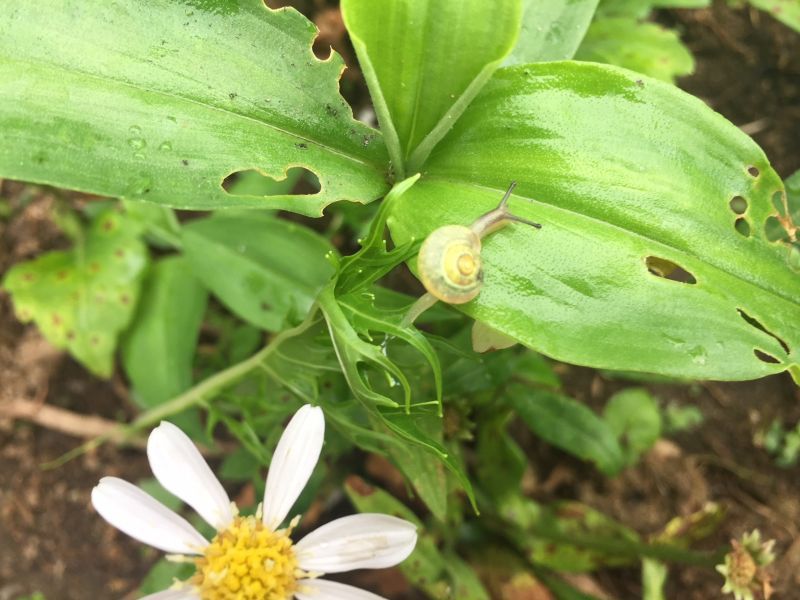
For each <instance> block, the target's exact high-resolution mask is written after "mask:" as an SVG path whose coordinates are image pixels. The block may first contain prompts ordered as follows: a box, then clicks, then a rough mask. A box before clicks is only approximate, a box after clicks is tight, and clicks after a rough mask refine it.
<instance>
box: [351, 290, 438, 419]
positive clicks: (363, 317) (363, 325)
mask: <svg viewBox="0 0 800 600" xmlns="http://www.w3.org/2000/svg"><path fill="white" fill-rule="evenodd" d="M372 289H373V291H372V292H362V293H356V294H348V295H346V296H341V297H339V298H338V299H337V300H338V302H339V305H340V307H341V309H342V311H343V312H344V314H345V315H347V318H348V320H349V321H350V322H351V323H352V324H353V327H354V328H355V329H356V331H358V332H360V333H361V335H362V336H369V335H371V334H372V333H379V334H383V336H384V339H385V340H386V341H385V343H384V346H383V349H384V353H387V352H388V347H389V346H390V345H391V346H394V345H395V344H397V342H396V341H394V340H395V339H398V340H402V341H404V342H405V343H407V344H408V345H409V346H411V347H412V348H414V349H415V350H416V351H417V352H419V353H420V354H421V355H422V357H423V358H424V359H425V361H426V362H427V364H428V366H429V367H430V370H431V373H432V375H433V382H434V394H435V395H434V397H433V398H430V399H428V398H424V397H423V398H421V400H422V401H423V402H429V401H434V400H435V402H436V404H437V406H438V410H439V412H440V413H441V410H442V409H441V406H442V367H441V364H440V363H439V355H438V354H436V351H435V350H434V349H433V346H431V344H430V342H429V341H428V340H427V338H426V337H425V336H424V335H422V334H421V333H420V332H419V331H417V330H416V329H413V328H410V327H400V325H399V322H400V320H402V318H403V315H404V314H405V311H406V310H407V308H408V303H407V302H406V303H404V304H403V305H402V309H401V310H400V311H397V310H396V309H395V310H394V314H393V312H392V307H391V305H389V304H388V303H387V300H390V299H391V300H394V299H395V295H394V294H393V293H392V292H390V291H389V290H384V289H383V288H380V287H377V286H376V287H374V288H372ZM399 296H400V299H401V300H403V299H405V297H404V296H401V295H399ZM417 392H418V395H423V393H424V391H423V390H422V389H418V390H417Z"/></svg>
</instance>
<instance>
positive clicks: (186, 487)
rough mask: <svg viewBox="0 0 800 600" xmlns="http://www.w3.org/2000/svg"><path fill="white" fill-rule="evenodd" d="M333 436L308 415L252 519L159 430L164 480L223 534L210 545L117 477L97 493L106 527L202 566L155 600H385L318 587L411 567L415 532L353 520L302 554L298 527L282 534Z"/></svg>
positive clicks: (285, 446) (155, 438)
mask: <svg viewBox="0 0 800 600" xmlns="http://www.w3.org/2000/svg"><path fill="white" fill-rule="evenodd" d="M324 434H325V420H324V418H323V414H322V410H321V409H319V408H317V407H312V406H311V405H306V406H303V407H302V408H301V409H300V410H298V411H297V413H295V415H294V416H293V417H292V419H291V421H290V422H289V425H288V426H287V427H286V430H285V431H284V432H283V435H282V436H281V439H280V441H279V442H278V446H277V448H276V449H275V454H274V455H273V457H272V465H271V466H270V470H269V474H268V476H267V488H266V491H265V493H264V503H263V507H262V506H260V507H259V510H258V511H257V513H256V515H255V516H247V517H243V516H240V515H239V514H238V511H237V509H236V506H235V504H233V503H232V502H231V501H230V500H229V498H228V495H227V494H226V493H225V490H224V489H223V487H222V485H221V484H220V482H219V481H218V480H217V478H216V477H215V476H214V474H213V473H212V472H211V469H210V468H209V466H208V464H207V463H206V461H205V460H204V459H203V457H202V456H201V455H200V452H199V451H198V450H197V448H196V447H195V446H194V444H193V443H192V442H191V440H190V439H189V438H188V436H187V435H186V434H185V433H183V432H182V431H181V430H180V429H178V428H177V427H176V426H175V425H173V424H171V423H168V422H165V421H164V422H162V423H161V425H159V426H158V427H157V428H156V429H154V430H153V432H152V433H151V434H150V438H149V440H148V442H147V457H148V459H149V460H150V466H151V468H152V469H153V473H154V474H155V476H156V478H157V479H158V481H159V482H160V483H161V485H163V486H164V488H166V489H167V490H168V491H169V492H170V493H172V494H174V495H175V496H177V497H178V498H180V499H181V500H183V501H184V502H185V503H186V504H188V505H189V506H191V507H192V508H194V510H196V511H197V513H198V514H199V515H200V516H201V517H202V518H203V519H204V520H205V521H206V522H207V523H209V524H210V525H212V526H213V527H214V528H215V529H216V530H217V534H216V535H215V536H214V538H213V539H212V540H211V541H208V540H206V539H205V538H204V537H203V536H202V535H201V534H200V532H198V531H197V530H196V529H195V528H194V527H193V526H192V525H191V524H190V523H189V522H188V521H187V520H186V519H184V518H183V517H181V516H179V515H177V514H175V513H174V512H173V511H171V510H170V509H168V508H167V507H166V506H164V505H163V504H161V503H160V502H158V501H157V500H155V499H154V498H153V497H151V496H149V495H148V494H147V493H145V492H144V491H143V490H141V489H140V488H138V487H136V486H135V485H133V484H130V483H128V482H127V481H124V480H122V479H118V478H116V477H104V478H103V479H101V480H100V483H99V484H98V485H97V486H96V487H95V488H94V490H92V504H93V505H94V507H95V509H96V510H97V512H98V513H100V515H101V516H102V517H103V518H104V519H105V520H106V521H108V522H109V523H111V524H112V525H113V526H114V527H116V528H117V529H119V530H120V531H123V532H124V533H127V534H128V535H129V536H131V537H133V538H136V539H137V540H139V541H140V542H143V543H145V544H148V545H150V546H153V547H155V548H158V549H160V550H163V551H165V552H168V553H170V554H178V555H183V556H184V557H186V559H187V560H190V561H192V562H194V564H195V565H196V572H195V574H194V576H193V577H192V578H191V579H189V580H188V581H185V582H177V583H176V584H175V586H173V587H172V588H171V589H169V590H166V591H163V592H159V593H157V594H151V595H149V596H146V597H145V598H146V600H229V599H231V600H232V599H236V600H290V599H291V598H296V599H297V600H383V599H382V598H381V597H380V596H377V595H375V594H373V593H371V592H367V591H365V590H362V589H359V588H355V587H353V586H349V585H345V584H342V583H337V582H334V581H325V580H323V579H318V578H319V577H320V576H321V575H324V574H326V573H340V572H342V571H350V570H352V569H380V568H385V567H390V566H392V565H396V564H398V563H400V562H402V561H403V560H405V559H406V557H408V555H409V554H411V552H412V551H413V550H414V546H415V545H416V543H417V532H416V527H415V526H414V525H413V524H412V523H409V522H408V521H404V520H403V519H398V518H396V517H391V516H388V515H382V514H366V513H365V514H357V515H351V516H349V517H343V518H341V519H336V520H335V521H331V522H330V523H327V524H325V525H323V526H322V527H320V528H319V529H317V530H316V531H313V532H311V533H310V534H308V535H307V536H306V537H304V538H303V539H302V540H300V541H299V542H297V543H296V544H295V543H293V542H292V540H291V538H290V537H289V536H290V534H291V532H292V529H293V528H294V527H295V526H296V525H297V522H298V521H299V517H295V518H294V519H293V520H292V522H291V523H290V525H289V526H288V527H286V528H284V529H278V527H279V526H280V525H281V523H283V521H284V520H285V519H286V517H287V515H288V514H289V511H290V510H291V508H292V506H293V505H294V503H295V501H296V500H297V497H298V496H299V495H300V492H301V491H302V490H303V488H304V487H305V485H306V483H307V482H308V479H309V477H310V476H311V472H312V471H313V470H314V466H315V465H316V464H317V460H318V459H319V454H320V450H321V449H322V441H323V438H324ZM143 600H145V599H143Z"/></svg>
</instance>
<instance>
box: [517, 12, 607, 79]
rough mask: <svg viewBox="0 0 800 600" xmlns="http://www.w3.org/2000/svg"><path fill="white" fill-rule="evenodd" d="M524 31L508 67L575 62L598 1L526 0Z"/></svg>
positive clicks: (523, 14)
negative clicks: (566, 60) (574, 58)
mask: <svg viewBox="0 0 800 600" xmlns="http://www.w3.org/2000/svg"><path fill="white" fill-rule="evenodd" d="M522 5H523V12H522V29H521V30H520V32H519V39H518V40H517V45H516V47H515V48H514V51H513V52H512V53H511V55H510V56H509V57H508V58H507V59H506V63H505V64H507V65H517V64H521V63H532V62H544V61H549V60H565V59H569V58H572V57H573V56H574V55H575V51H576V50H577V49H578V46H579V45H580V43H581V40H582V39H583V36H584V35H585V34H586V29H587V28H588V27H589V23H591V21H592V16H593V15H594V11H595V9H596V8H597V0H523V3H522Z"/></svg>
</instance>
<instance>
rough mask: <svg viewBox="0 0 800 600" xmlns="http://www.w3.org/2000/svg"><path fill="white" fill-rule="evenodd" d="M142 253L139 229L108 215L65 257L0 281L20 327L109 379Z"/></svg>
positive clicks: (49, 258)
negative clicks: (29, 327)
mask: <svg viewBox="0 0 800 600" xmlns="http://www.w3.org/2000/svg"><path fill="white" fill-rule="evenodd" d="M147 260H148V257H147V249H146V248H145V246H144V244H143V243H142V242H141V241H140V240H139V232H138V229H137V228H136V227H134V226H131V224H130V222H128V221H126V219H125V218H124V217H123V216H122V215H120V214H119V213H117V212H115V211H113V210H107V211H105V212H103V213H101V214H100V215H98V216H97V217H96V218H95V219H94V221H93V222H92V225H91V227H90V228H89V230H88V231H87V232H86V234H85V236H81V237H80V238H79V239H78V240H77V241H76V244H75V247H74V248H72V249H70V250H68V251H55V252H48V253H46V254H43V255H41V256H39V257H38V258H36V259H34V260H32V261H28V262H24V263H20V264H18V265H15V266H14V267H13V268H12V269H11V270H9V272H8V273H7V275H6V277H5V279H4V280H3V286H4V287H5V288H6V289H7V290H8V291H9V292H10V293H11V297H12V298H13V300H14V310H15V312H16V314H17V316H18V317H19V318H20V320H21V321H23V322H27V321H31V320H32V321H35V322H36V325H37V326H38V327H39V329H40V331H41V332H42V335H44V337H45V338H47V340H48V341H49V342H50V343H51V344H53V345H54V346H56V347H57V348H66V349H67V350H69V352H70V353H71V354H72V355H73V356H74V357H75V358H76V359H78V360H79V361H80V362H81V363H83V364H84V365H85V366H86V367H87V368H88V369H89V370H90V371H92V372H93V373H95V374H96V375H99V376H101V377H109V376H110V375H111V372H112V370H113V366H114V361H113V359H114V351H115V349H116V346H117V337H118V335H119V333H120V331H122V330H123V329H124V328H125V326H126V325H127V324H128V322H129V321H130V320H131V317H132V316H133V310H134V308H135V307H136V302H137V300H138V297H139V288H140V285H141V279H142V274H143V272H144V268H145V266H146V265H147Z"/></svg>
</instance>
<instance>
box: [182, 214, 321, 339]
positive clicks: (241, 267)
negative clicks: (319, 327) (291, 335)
mask: <svg viewBox="0 0 800 600" xmlns="http://www.w3.org/2000/svg"><path fill="white" fill-rule="evenodd" d="M183 243H184V252H185V254H186V258H187V259H188V261H189V263H190V264H191V267H192V270H193V272H194V274H195V276H196V277H197V278H198V279H200V281H202V282H203V284H204V285H205V286H206V287H207V288H208V289H209V290H211V292H212V293H213V294H214V295H215V296H217V297H218V298H219V299H220V301H221V302H222V303H223V304H224V305H225V306H227V307H228V308H229V309H230V310H231V311H232V312H234V313H235V314H236V315H238V316H239V317H241V318H242V319H244V320H245V321H247V322H248V323H251V324H253V325H256V326H258V327H262V328H264V329H267V330H269V331H279V330H281V329H283V328H284V327H285V326H286V325H287V324H290V325H291V324H296V323H299V322H300V321H301V320H302V319H303V318H304V317H305V316H306V314H307V313H308V311H309V309H310V308H311V306H312V304H313V303H314V300H315V299H316V297H317V295H318V294H319V292H320V290H322V288H323V286H324V285H325V284H326V283H327V282H328V280H329V279H330V278H331V276H332V275H333V267H332V266H331V263H330V262H329V261H328V260H327V259H326V255H327V254H328V253H329V252H332V251H333V249H332V247H331V246H330V244H329V243H328V242H327V241H326V240H325V239H323V238H322V237H320V236H319V235H318V234H316V233H315V232H313V231H311V230H310V229H308V228H306V227H303V226H301V225H298V224H296V223H290V222H288V221H284V220H281V219H278V218H276V217H272V216H270V215H266V214H263V213H258V214H244V215H243V214H238V215H226V214H224V213H220V214H217V215H215V216H213V217H211V218H208V219H199V220H197V221H193V222H191V223H189V224H188V225H186V226H185V227H184V228H183Z"/></svg>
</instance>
